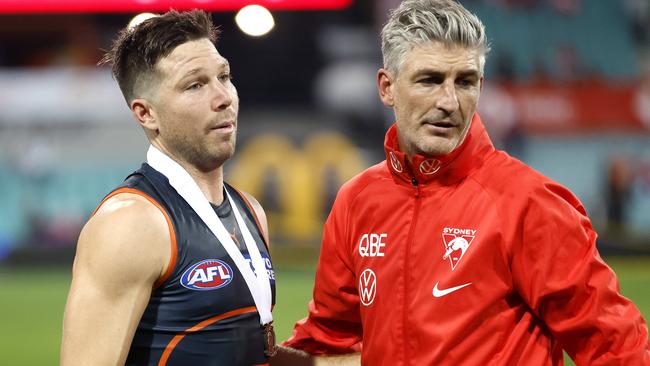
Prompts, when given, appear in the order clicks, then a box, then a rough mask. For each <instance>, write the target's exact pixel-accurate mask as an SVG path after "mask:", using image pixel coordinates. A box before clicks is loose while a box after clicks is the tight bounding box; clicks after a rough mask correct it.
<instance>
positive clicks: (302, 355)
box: [270, 346, 361, 366]
mask: <svg viewBox="0 0 650 366" xmlns="http://www.w3.org/2000/svg"><path fill="white" fill-rule="evenodd" d="M270 364H271V366H358V365H361V354H359V353H352V354H346V355H328V356H312V355H310V354H309V353H307V352H304V351H301V350H298V349H295V348H289V347H283V346H278V353H277V354H276V355H275V356H274V357H273V358H271V360H270Z"/></svg>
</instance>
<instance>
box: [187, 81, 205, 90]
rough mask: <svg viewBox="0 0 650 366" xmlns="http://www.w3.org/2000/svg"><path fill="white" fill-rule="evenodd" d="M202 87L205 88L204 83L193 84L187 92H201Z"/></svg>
mask: <svg viewBox="0 0 650 366" xmlns="http://www.w3.org/2000/svg"><path fill="white" fill-rule="evenodd" d="M201 87H203V84H202V83H193V84H191V85H190V86H188V87H187V90H199V89H201Z"/></svg>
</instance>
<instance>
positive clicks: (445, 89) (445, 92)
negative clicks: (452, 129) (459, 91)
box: [436, 80, 459, 114]
mask: <svg viewBox="0 0 650 366" xmlns="http://www.w3.org/2000/svg"><path fill="white" fill-rule="evenodd" d="M436 108H438V109H441V110H443V111H445V112H446V113H447V114H452V113H453V112H455V111H457V110H458V108H459V104H458V96H457V95H456V86H455V85H454V82H453V80H445V82H444V83H443V84H442V85H441V86H440V89H438V95H437V99H436Z"/></svg>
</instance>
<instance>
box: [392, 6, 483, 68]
mask: <svg viewBox="0 0 650 366" xmlns="http://www.w3.org/2000/svg"><path fill="white" fill-rule="evenodd" d="M431 41H436V42H441V43H443V44H445V45H448V46H462V47H466V48H474V49H477V50H478V51H479V53H480V72H481V74H483V66H484V65H485V57H486V55H487V53H488V52H489V51H490V46H489V45H488V42H487V37H486V35H485V27H484V26H483V23H481V21H480V20H479V19H478V17H477V16H476V15H474V14H472V13H471V12H470V11H468V10H467V9H465V8H464V7H463V6H462V5H460V4H459V3H457V2H456V1H454V0H405V1H403V2H402V3H401V4H400V6H399V7H398V8H397V9H393V10H392V11H391V12H390V14H389V19H388V22H387V23H386V25H384V28H383V29H382V31H381V52H382V55H383V58H384V68H385V69H387V70H388V71H389V72H391V73H392V74H394V75H395V77H396V76H397V75H398V73H399V71H400V70H401V68H402V64H403V63H404V59H405V57H406V53H407V52H408V51H410V50H412V49H413V47H415V46H418V45H421V44H424V43H428V42H431Z"/></svg>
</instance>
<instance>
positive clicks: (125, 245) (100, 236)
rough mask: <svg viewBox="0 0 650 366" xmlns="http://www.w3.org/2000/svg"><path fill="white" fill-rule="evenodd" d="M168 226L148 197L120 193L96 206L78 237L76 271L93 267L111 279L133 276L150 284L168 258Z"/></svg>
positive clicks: (161, 270)
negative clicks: (80, 268) (80, 267)
mask: <svg viewBox="0 0 650 366" xmlns="http://www.w3.org/2000/svg"><path fill="white" fill-rule="evenodd" d="M171 240H172V239H171V238H170V235H169V226H168V222H167V219H166V218H165V215H164V214H163V212H162V211H161V210H160V209H159V208H158V207H156V205H154V204H153V203H152V202H150V201H149V200H148V199H147V198H145V197H143V196H140V195H137V194H133V193H119V194H117V195H115V196H113V197H111V198H109V199H108V200H106V201H105V202H103V203H102V205H101V206H100V207H99V209H98V210H97V211H96V212H95V214H94V215H93V216H92V217H91V218H90V220H89V221H88V222H87V223H86V225H85V226H84V228H83V229H82V231H81V234H80V236H79V242H78V245H77V256H76V258H75V269H76V268H77V267H79V266H82V267H86V268H93V269H94V270H93V271H92V272H94V273H97V274H98V275H100V276H101V274H102V273H110V274H111V276H112V277H113V279H114V280H116V281H119V280H130V279H132V278H133V277H135V278H139V279H142V280H145V281H151V282H152V283H153V282H155V280H156V279H157V278H158V277H160V275H161V274H162V273H164V271H165V269H166V268H165V267H166V264H167V262H168V259H169V257H170V255H171V251H170V249H169V248H170V245H171Z"/></svg>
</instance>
